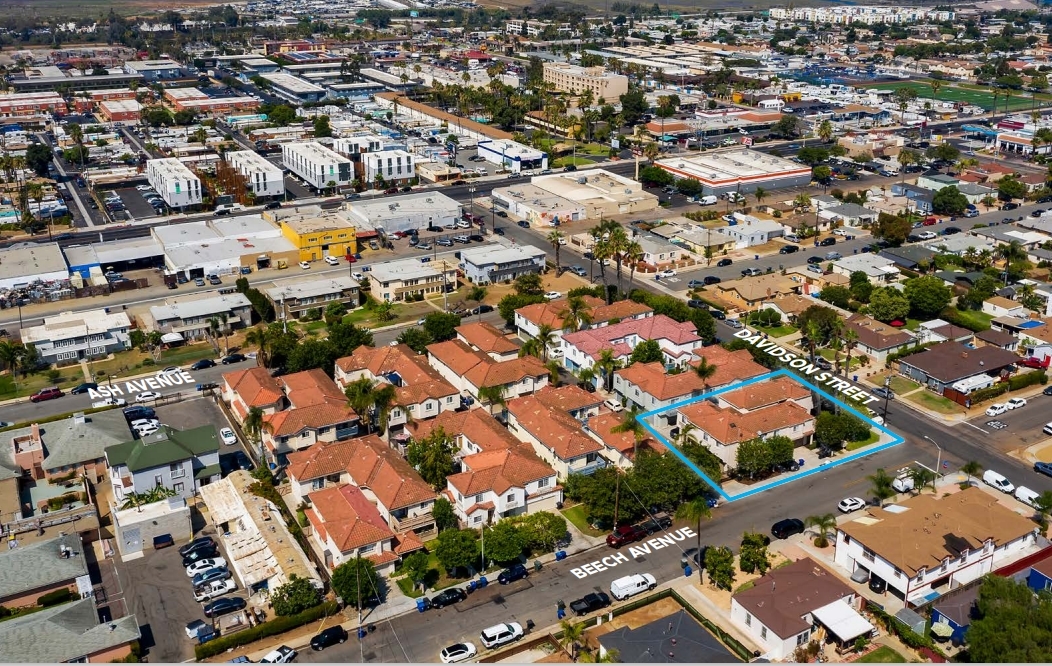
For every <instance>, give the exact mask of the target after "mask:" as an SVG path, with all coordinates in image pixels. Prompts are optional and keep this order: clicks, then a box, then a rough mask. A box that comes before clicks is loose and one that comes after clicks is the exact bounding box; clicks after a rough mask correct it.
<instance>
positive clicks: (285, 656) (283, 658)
mask: <svg viewBox="0 0 1052 666" xmlns="http://www.w3.org/2000/svg"><path fill="white" fill-rule="evenodd" d="M391 189H393V190H394V191H395V192H397V191H398V188H397V187H393V188H391ZM296 654H297V652H296V651H295V650H293V649H292V648H290V647H289V646H288V645H282V646H281V647H279V648H277V649H276V650H271V651H270V652H268V653H267V655H266V656H265V657H263V658H262V659H260V660H259V663H261V664H288V663H291V662H292V661H293V660H294V659H295V658H296Z"/></svg>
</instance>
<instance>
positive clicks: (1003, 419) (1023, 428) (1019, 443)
mask: <svg viewBox="0 0 1052 666" xmlns="http://www.w3.org/2000/svg"><path fill="white" fill-rule="evenodd" d="M1007 400H1008V396H1002V397H1001V398H998V399H997V400H996V401H991V402H987V403H983V404H982V405H981V407H974V408H973V410H974V411H975V412H976V413H977V414H978V415H977V416H973V417H972V418H970V419H969V420H967V421H966V422H965V423H967V425H968V426H969V427H971V428H973V429H975V430H979V431H981V432H982V433H983V434H984V435H985V436H986V438H987V439H988V440H989V442H990V446H992V447H994V448H996V449H998V450H999V451H1003V452H1008V451H1014V450H1016V449H1022V448H1026V447H1028V446H1033V445H1034V444H1037V443H1039V442H1042V441H1044V440H1047V439H1049V435H1047V434H1045V433H1044V432H1042V428H1044V426H1045V424H1046V423H1048V422H1049V421H1052V418H1050V417H1049V415H1048V409H1049V406H1050V404H1049V402H1048V401H1050V400H1052V397H1050V396H1045V395H1042V394H1041V393H1037V395H1033V396H1030V397H1028V398H1027V404H1026V405H1024V406H1022V407H1019V408H1017V409H1011V410H1009V411H1007V412H1004V413H1003V414H997V415H995V416H987V414H986V410H987V409H989V408H990V407H991V406H992V405H994V404H1004V403H1005V402H1007Z"/></svg>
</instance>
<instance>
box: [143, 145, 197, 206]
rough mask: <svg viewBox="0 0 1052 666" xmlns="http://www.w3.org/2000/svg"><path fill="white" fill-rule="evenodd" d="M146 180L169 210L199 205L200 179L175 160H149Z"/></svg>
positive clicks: (168, 158) (169, 158)
mask: <svg viewBox="0 0 1052 666" xmlns="http://www.w3.org/2000/svg"><path fill="white" fill-rule="evenodd" d="M146 179H147V181H149V183H150V187H152V188H153V189H154V190H155V191H156V192H157V194H159V195H161V198H162V199H164V202H165V203H166V204H168V206H169V207H171V208H175V209H182V208H185V207H187V206H199V205H201V200H202V193H201V179H200V178H198V177H197V176H196V175H194V172H193V171H190V169H189V168H188V167H187V166H186V165H185V164H183V163H182V162H180V161H179V160H178V159H177V158H174V157H165V158H161V159H156V160H149V161H148V162H147V163H146Z"/></svg>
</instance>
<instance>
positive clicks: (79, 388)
mask: <svg viewBox="0 0 1052 666" xmlns="http://www.w3.org/2000/svg"><path fill="white" fill-rule="evenodd" d="M98 387H99V385H98V384H96V383H95V382H84V383H83V384H77V385H76V386H74V387H73V389H72V390H71V391H70V394H71V395H80V394H81V393H87V392H88V389H97V388H98Z"/></svg>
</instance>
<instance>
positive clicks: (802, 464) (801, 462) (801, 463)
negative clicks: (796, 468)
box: [796, 458, 804, 467]
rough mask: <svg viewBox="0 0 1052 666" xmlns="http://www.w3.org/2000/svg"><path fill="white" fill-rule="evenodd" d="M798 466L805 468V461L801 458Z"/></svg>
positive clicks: (797, 462)
mask: <svg viewBox="0 0 1052 666" xmlns="http://www.w3.org/2000/svg"><path fill="white" fill-rule="evenodd" d="M796 464H797V465H800V466H801V467H803V466H804V459H803V458H800V459H799V460H797V461H796Z"/></svg>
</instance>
